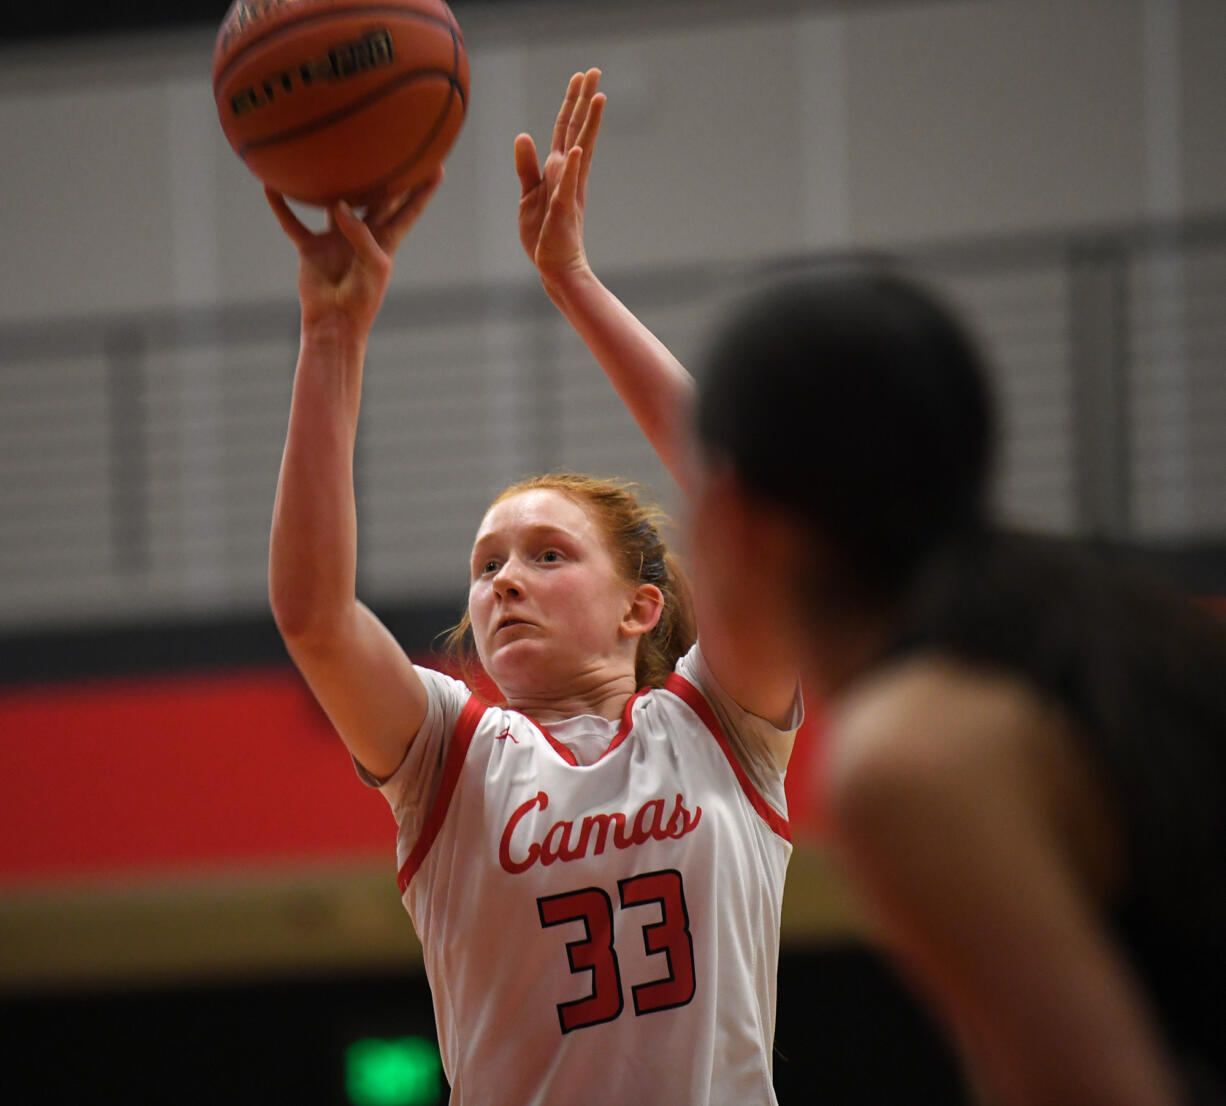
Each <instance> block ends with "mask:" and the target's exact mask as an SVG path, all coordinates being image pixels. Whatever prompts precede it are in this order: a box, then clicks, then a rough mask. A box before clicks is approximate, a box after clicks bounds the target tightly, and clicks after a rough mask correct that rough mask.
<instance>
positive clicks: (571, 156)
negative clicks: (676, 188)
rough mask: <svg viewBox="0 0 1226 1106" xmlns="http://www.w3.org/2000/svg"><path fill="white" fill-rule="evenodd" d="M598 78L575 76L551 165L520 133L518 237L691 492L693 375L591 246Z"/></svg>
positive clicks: (600, 103) (601, 98) (596, 73)
mask: <svg viewBox="0 0 1226 1106" xmlns="http://www.w3.org/2000/svg"><path fill="white" fill-rule="evenodd" d="M599 83H600V70H598V69H589V70H588V71H587V72H586V73H576V74H575V75H574V76H573V77H571V79H570V83H569V85H568V86H567V89H566V97H565V99H564V100H563V102H562V107H561V109H560V110H559V112H558V117H557V120H556V122H555V123H554V129H553V136H552V139H551V141H550V147H549V153H548V154H547V156H546V157H545V161H544V163H543V164H541V162H540V160H539V156H538V154H537V149H536V144H535V143H534V142H533V140H532V138H531V136H529V135H527V134H521V135H519V136H518V137H517V138H516V139H515V168H516V171H517V172H518V174H519V181H520V189H521V196H520V203H519V236H520V241H521V242H522V243H523V247H524V250H525V251H526V252H527V254H528V257H529V258H530V259H531V260H532V263H533V264H534V265H535V266H536V268H537V270H538V272H539V273H540V276H541V282H542V284H543V285H544V287H545V291H546V292H547V293H548V295H549V298H550V299H552V300H553V302H554V303H555V304H556V305H557V307H558V309H559V310H560V311H561V312H562V314H563V315H565V316H566V318H567V320H568V321H569V322H570V324H571V326H573V327H574V328H575V330H576V332H577V333H578V334H579V336H580V337H581V338H582V339H583V341H584V342H585V343H586V344H587V347H588V349H590V350H591V351H592V354H593V355H594V356H595V358H596V360H597V361H598V362H599V364H600V366H601V367H602V368H603V369H604V371H605V374H606V375H607V376H608V378H609V381H610V383H612V385H613V387H614V388H615V389H616V390H617V392H618V394H619V395H620V396H621V398H622V401H623V402H624V403H625V404H626V407H627V408H628V409H629V411H630V413H631V415H633V416H634V419H635V421H636V422H637V423H638V425H639V426H640V428H641V429H642V430H643V432H644V434H646V435H647V440H648V441H649V442H650V443H651V445H652V448H653V449H654V450H655V451H656V454H657V455H658V456H659V458H660V460H661V461H662V462H663V463H664V465H665V467H666V468H667V469H668V471H669V472H670V473H671V474H672V476H673V479H674V480H676V481H677V483H678V484H679V485H680V487H681V488H682V490H683V491H685V492H686V493H687V494H689V493H690V492H691V491H692V489H693V473H692V471H691V467H692V466H691V458H690V453H689V430H688V427H689V414H690V404H691V399H692V394H693V380H692V378H691V377H690V375H689V373H688V372H686V370H685V368H684V367H683V366H682V365H681V363H680V362H679V361H678V360H677V359H676V358H675V357H674V356H673V355H672V354H671V353H670V352H669V351H668V349H667V348H666V347H665V346H664V344H663V343H662V342H660V341H659V339H658V338H656V337H655V335H654V334H652V333H651V331H650V330H648V329H647V327H646V326H644V325H643V323H642V322H640V321H639V319H638V318H636V317H635V316H634V315H633V314H632V313H631V312H630V311H629V310H628V309H627V308H626V306H625V305H624V304H623V303H622V302H621V301H620V300H619V299H618V298H617V297H616V296H615V295H613V293H612V292H610V291H609V289H608V288H606V287H605V286H604V285H603V284H602V283H601V282H600V281H599V280H598V279H597V277H596V275H595V274H594V273H593V272H592V269H591V266H590V265H589V264H588V260H587V254H586V253H585V251H584V245H583V217H584V210H585V207H586V202H587V180H588V173H589V171H590V169H591V165H592V152H593V150H594V148H595V143H596V136H597V134H598V133H599V130H600V120H601V117H602V115H603V112H604V105H605V95H604V93H602V92H599V91H598V87H599Z"/></svg>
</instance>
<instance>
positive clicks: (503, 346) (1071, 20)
mask: <svg viewBox="0 0 1226 1106" xmlns="http://www.w3.org/2000/svg"><path fill="white" fill-rule="evenodd" d="M155 8H156V10H154V9H155ZM225 9H226V5H225V3H224V2H219V0H192V2H180V3H176V4H160V5H154V4H153V3H151V2H148V0H145V2H130V3H114V4H109V5H102V4H89V5H85V4H76V3H69V2H67V0H44V2H43V3H40V4H37V5H30V6H26V7H24V8H23V9H22V10H21V11H20V12H17V13H10V14H9V16H8V17H7V18H6V25H7V26H6V31H5V37H4V40H3V42H2V43H0V62H2V64H0V129H2V132H3V133H4V134H5V135H7V136H8V137H7V140H6V143H5V146H6V149H7V151H8V153H7V155H6V157H5V161H4V171H3V174H0V255H2V256H4V257H5V258H7V262H6V263H5V264H4V265H3V267H0V1019H2V1024H0V1041H2V1042H3V1044H0V1049H2V1050H3V1051H4V1053H5V1054H6V1059H5V1062H4V1064H2V1065H0V1093H2V1094H4V1097H6V1098H10V1099H11V1095H10V1094H9V1093H8V1092H9V1090H10V1085H11V1087H16V1086H23V1087H25V1088H27V1090H26V1092H25V1097H24V1099H23V1100H24V1101H45V1102H65V1103H67V1102H76V1101H81V1102H84V1101H93V1100H96V1099H98V1098H100V1097H102V1095H103V1094H104V1093H108V1092H109V1093H112V1094H113V1095H114V1096H115V1100H116V1101H124V1102H132V1103H143V1102H176V1103H187V1102H197V1101H199V1102H211V1103H223V1102H224V1103H229V1104H235V1106H237V1104H245V1103H253V1104H254V1103H264V1102H281V1101H289V1100H291V1099H292V1100H293V1101H296V1102H298V1103H302V1104H314V1103H318V1104H320V1106H323V1104H328V1106H332V1104H338V1106H346V1104H352V1106H424V1104H429V1103H436V1102H442V1101H445V1094H446V1092H445V1086H444V1084H443V1082H442V1078H441V1075H440V1073H439V1068H438V1061H437V1051H436V1050H435V1046H434V1030H433V1019H432V1014H431V1009H430V1001H429V995H428V991H427V988H426V984H425V979H424V976H423V974H422V972H421V966H420V965H421V958H420V950H419V948H418V946H417V944H416V939H415V937H414V935H413V932H412V927H411V924H410V923H409V921H408V918H407V916H406V915H405V914H404V912H403V910H402V908H401V906H400V903H399V899H398V895H397V891H396V886H395V879H394V876H395V871H394V867H395V865H394V826H393V823H392V820H391V816H390V813H389V812H388V810H387V807H386V804H385V802H384V800H383V799H382V798H381V797H380V796H378V795H377V794H376V793H373V792H369V791H367V790H366V789H365V788H363V787H362V786H361V785H360V784H359V783H358V781H357V778H356V776H355V775H354V773H353V769H352V767H351V765H350V762H349V760H348V758H347V756H346V755H345V753H344V751H343V749H342V748H341V746H340V744H339V742H338V741H337V740H336V738H335V737H334V735H332V733H331V732H330V730H329V727H328V725H327V723H326V721H325V720H324V719H323V718H322V716H321V715H320V714H319V712H318V710H317V708H316V707H315V706H314V704H313V700H312V699H311V698H310V696H309V694H308V693H307V692H306V691H305V689H304V688H303V686H302V684H301V682H300V681H299V680H298V678H297V677H296V675H295V673H294V672H293V670H292V668H290V666H289V665H288V663H287V660H286V658H285V655H284V652H283V650H282V648H281V645H280V642H279V639H278V638H277V635H276V632H275V629H274V627H273V626H272V622H271V618H270V615H269V613H268V609H267V601H266V591H265V569H266V557H267V537H268V524H269V517H270V511H271V506H272V498H273V489H274V484H275V480H276V472H277V465H278V462H279V458H280V450H281V445H282V441H283V436H284V429H285V420H286V415H287V411H288V400H289V388H290V382H291V377H292V371H293V365H294V358H295V353H296V348H297V322H298V319H297V300H296V294H295V284H294V280H295V257H294V253H293V250H292V248H291V246H290V244H289V243H288V242H287V241H286V240H285V239H284V238H283V236H282V235H281V232H280V230H279V228H278V227H277V225H276V223H275V221H274V220H273V218H272V216H271V214H270V213H269V211H268V210H267V208H266V205H265V203H264V199H263V195H262V193H261V189H260V186H259V184H258V182H257V181H256V180H255V179H254V178H253V177H252V176H251V175H250V174H249V173H248V172H247V170H246V169H245V168H244V166H243V165H242V164H241V162H239V161H238V159H237V158H236V157H235V155H234V154H233V152H232V151H231V150H230V148H229V146H228V145H227V144H226V141H225V139H224V137H223V135H222V133H221V130H220V127H219V125H218V122H217V116H216V110H215V107H214V104H213V99H212V94H211V87H210V86H211V63H212V49H213V41H214V36H215V33H216V29H217V26H218V25H219V23H220V21H221V19H222V16H223V15H224V13H225ZM453 9H454V11H455V13H456V16H457V18H458V20H459V22H460V24H461V26H462V28H463V30H464V32H465V37H466V41H467V48H468V51H469V57H470V60H471V65H472V89H471V101H470V111H469V115H468V119H467V122H466V124H465V127H464V129H463V131H462V132H461V135H460V138H459V140H458V142H457V144H456V147H455V149H454V151H453V152H452V154H451V156H450V158H449V160H448V165H447V180H446V184H445V186H444V188H443V190H442V191H441V193H440V194H439V195H438V196H437V197H436V199H435V201H434V202H433V204H432V206H431V208H430V210H429V212H428V214H427V216H426V217H425V218H424V219H423V220H422V222H421V223H420V224H419V226H418V227H417V228H416V229H415V230H414V232H413V234H412V236H411V238H410V239H409V240H408V241H407V242H406V243H405V245H404V246H403V247H402V249H401V251H400V254H399V258H398V263H397V271H396V275H395V278H394V283H393V287H392V291H391V294H390V295H389V298H388V301H387V303H386V305H385V307H384V310H383V313H382V315H381V318H380V321H379V323H378V325H377V327H376V332H375V336H374V340H373V342H372V345H371V349H370V356H369V368H368V375H367V386H366V391H367V394H366V400H365V405H364V409H363V427H362V434H361V437H360V440H359V472H358V486H359V509H360V520H361V525H362V528H363V530H362V535H361V566H360V590H361V593H362V595H363V597H364V598H365V599H366V600H367V601H368V602H369V603H370V604H371V605H372V606H374V608H375V609H376V610H377V611H378V612H379V613H380V614H381V615H382V616H383V617H384V619H385V621H387V622H388V624H389V625H390V626H391V627H392V629H393V630H394V631H395V632H396V633H397V635H398V636H399V637H400V639H401V641H402V642H403V644H404V645H405V647H406V648H407V649H408V650H409V651H410V652H411V653H412V654H413V655H414V656H415V657H418V658H419V659H422V660H427V661H428V660H429V659H430V655H431V652H432V649H433V647H434V645H435V637H436V635H437V634H438V633H439V632H440V631H442V630H444V629H446V628H447V627H449V626H450V625H452V624H453V623H454V622H455V621H456V619H457V618H458V615H459V613H460V610H461V609H462V605H463V602H464V594H465V564H466V559H467V553H468V547H469V545H470V543H471V538H472V533H473V530H474V528H475V525H476V523H477V521H478V520H479V518H480V516H481V513H482V511H483V510H484V508H485V506H486V504H487V503H488V500H489V498H490V496H491V495H492V494H493V493H494V492H496V491H497V490H499V489H500V488H501V487H502V486H503V485H504V484H505V483H507V482H508V481H509V480H511V479H513V478H514V477H516V476H519V475H521V474H523V473H525V472H528V471H533V470H538V469H543V468H552V467H556V466H562V465H565V466H568V467H573V468H578V469H582V470H590V471H595V472H601V473H610V474H619V475H623V476H628V477H632V478H635V479H638V480H641V481H643V482H645V483H646V484H647V485H649V487H651V488H652V489H653V490H654V491H655V493H656V494H657V495H658V496H659V498H660V499H661V501H662V502H663V503H664V504H665V505H666V506H669V507H670V508H672V509H674V510H677V509H679V508H680V506H681V505H680V504H679V503H678V502H677V500H676V496H675V491H674V489H673V487H672V486H671V484H670V483H669V482H668V480H667V477H666V476H665V474H664V472H663V470H662V469H661V468H660V467H659V466H658V465H657V463H656V462H655V460H654V458H653V457H652V455H651V454H650V451H649V450H648V449H647V448H646V447H645V445H644V444H643V443H642V442H641V441H640V439H639V436H638V432H637V430H636V429H635V427H634V425H633V424H632V423H631V422H630V420H629V419H628V418H627V417H626V416H625V414H624V413H623V411H622V409H621V407H620V404H619V402H618V400H617V398H616V397H615V395H614V394H613V393H612V391H611V390H610V389H609V388H608V387H607V385H606V384H605V382H604V380H603V377H602V375H601V374H600V372H599V371H598V370H597V369H596V367H595V366H594V365H593V364H592V363H591V362H590V360H589V358H588V355H587V354H586V352H585V350H584V349H583V348H582V346H581V345H579V344H578V342H577V340H576V339H575V338H574V337H573V336H572V335H571V333H570V332H569V330H568V328H567V327H566V325H565V324H564V323H563V322H562V321H561V319H560V318H559V317H557V316H556V313H555V312H554V309H553V308H552V306H551V305H550V304H549V302H548V301H547V299H546V298H545V296H544V294H543V293H542V292H541V290H540V288H539V286H538V285H537V283H536V282H535V280H534V276H533V272H532V270H531V268H530V266H529V264H528V262H527V260H526V259H525V258H524V257H523V255H522V253H521V251H520V247H519V244H518V239H517V235H516V228H515V208H516V202H517V199H518V182H517V180H516V177H515V173H514V169H513V164H512V158H511V147H512V141H513V139H514V136H515V134H516V133H518V132H519V131H521V130H529V131H531V132H532V133H533V134H534V136H536V137H537V139H538V143H539V142H547V140H548V135H549V131H550V128H551V124H552V120H553V117H554V113H555V112H556V108H557V103H558V99H559V96H560V93H561V91H562V89H563V87H564V85H565V82H566V79H567V78H568V77H569V75H570V74H571V73H572V72H574V71H575V70H577V69H581V68H585V67H587V66H589V65H598V66H600V67H601V68H602V69H603V70H604V74H605V76H604V81H603V87H604V89H605V90H606V91H607V92H608V94H609V105H608V109H607V113H606V116H605V123H604V127H603V131H602V134H601V139H600V147H599V150H598V152H597V155H596V163H595V167H594V170H593V179H592V184H591V187H590V193H589V214H588V219H587V235H588V247H589V249H588V252H589V256H590V258H591V260H592V262H593V265H594V266H595V267H596V269H597V271H598V272H599V273H600V274H601V275H602V276H603V277H604V278H605V280H606V282H607V283H608V284H609V285H610V286H611V287H612V288H613V289H614V291H616V292H617V293H618V294H619V295H620V296H621V297H622V298H623V299H624V300H625V301H626V303H627V304H628V305H629V306H630V307H631V308H632V310H634V311H635V312H636V313H638V314H639V315H640V316H641V317H643V318H644V319H645V320H646V321H647V322H648V323H649V325H651V326H652V327H653V329H655V330H656V332H657V333H658V334H659V335H660V336H661V337H662V338H663V339H664V340H665V342H666V343H667V344H668V345H669V346H670V347H671V348H672V349H673V350H674V352H675V353H676V354H677V355H678V356H679V357H680V358H681V359H682V360H683V361H686V362H690V363H693V364H695V365H696V366H697V365H698V364H700V362H701V353H702V341H703V336H704V334H705V333H706V331H707V329H708V327H709V326H710V324H711V323H712V322H713V321H714V320H715V319H716V318H718V317H719V315H720V314H721V312H722V311H723V310H724V309H725V307H726V305H727V304H728V302H729V300H730V298H731V297H733V296H737V295H739V294H740V293H742V292H743V291H744V290H745V289H746V288H747V287H748V286H749V285H750V284H751V283H752V282H753V281H755V280H757V279H759V278H761V277H763V276H766V275H769V274H771V273H774V272H777V271H779V270H781V269H785V268H788V267H790V266H795V265H799V264H805V263H808V262H810V261H812V260H814V259H818V258H826V257H837V256H838V255H840V254H842V253H845V252H847V251H850V250H862V249H872V250H880V251H884V252H887V253H890V254H893V255H896V256H898V257H899V258H901V259H902V260H904V261H905V262H906V263H907V264H908V265H910V266H912V267H913V268H914V269H915V270H916V271H918V272H919V273H920V274H921V275H923V276H926V277H928V278H929V279H930V280H932V281H934V282H935V283H936V284H937V285H938V286H939V287H940V288H941V289H943V290H944V291H945V292H946V294H947V295H948V296H949V297H950V298H951V299H952V300H954V301H955V303H956V304H957V305H958V306H960V307H961V308H962V309H963V310H964V311H965V312H966V313H967V315H968V317H969V318H970V320H971V322H972V323H973V325H974V326H975V328H976V329H977V330H978V332H979V333H980V335H981V337H982V338H983V340H984V342H985V344H986V345H987V347H988V348H989V351H990V352H991V354H992V357H993V360H994V363H995V366H996V376H997V380H996V382H997V385H998V390H999V392H1000V394H1001V397H1002V400H1003V402H1004V404H1005V416H1006V417H1005V429H1006V439H1005V455H1004V461H1003V466H1002V471H1001V476H1000V481H999V486H998V489H997V494H998V496H999V501H1000V505H1001V507H1002V509H1003V510H1004V511H1005V512H1006V513H1007V514H1008V515H1009V516H1010V517H1012V518H1013V519H1014V520H1016V521H1018V522H1019V523H1023V524H1026V525H1031V526H1037V527H1042V528H1044V529H1051V530H1057V531H1060V532H1066V533H1076V534H1082V535H1085V536H1088V537H1092V538H1094V539H1096V540H1098V541H1100V542H1101V543H1103V544H1104V546H1107V547H1110V548H1111V549H1114V550H1118V551H1119V552H1120V554H1121V555H1123V556H1128V557H1137V558H1142V559H1145V560H1147V561H1149V562H1151V563H1152V564H1153V565H1154V566H1155V567H1156V568H1158V569H1159V570H1160V571H1162V572H1164V573H1166V574H1168V575H1169V577H1170V578H1171V579H1172V581H1173V582H1174V583H1176V585H1177V586H1179V587H1180V588H1182V589H1184V590H1186V591H1187V592H1188V593H1189V594H1190V595H1192V596H1194V597H1196V598H1197V599H1203V600H1206V601H1210V602H1213V601H1217V600H1220V599H1221V597H1223V596H1226V435H1223V432H1222V427H1223V426H1224V425H1226V310H1224V308H1226V129H1224V128H1223V126H1222V119H1223V117H1224V114H1226V65H1223V63H1222V62H1223V58H1226V5H1224V4H1222V3H1221V0H1025V2H1017V0H941V2H936V0H923V2H921V0H909V2H908V0H893V2H890V0H826V2H820V0H811V2H807V3H806V2H800V0H792V2H785V0H755V2H754V3H753V4H745V3H730V2H724V0H653V2H645V0H617V2H613V0H569V2H564V0H554V2H551V0H454V3H453ZM821 736H822V735H821V711H820V704H813V705H812V711H811V717H810V720H809V722H808V723H807V724H806V727H805V730H804V731H803V734H802V740H801V742H800V745H799V747H798V753H797V761H796V767H795V769H794V772H793V779H794V780H799V779H800V777H801V776H802V775H806V774H808V773H810V772H813V771H820V758H821ZM790 786H791V785H790ZM792 790H793V796H792V797H793V803H794V807H795V809H794V815H798V816H804V817H806V818H808V819H809V820H811V821H812V823H813V824H814V825H816V826H817V827H819V829H820V825H821V811H820V810H818V809H813V808H812V805H811V800H810V799H809V797H808V796H807V794H806V793H804V792H802V791H801V790H800V788H799V787H798V786H797V787H795V788H793V789H792ZM778 1027H779V1032H778V1055H777V1058H776V1073H777V1078H776V1082H777V1086H778V1090H779V1095H780V1099H781V1101H783V1102H785V1103H787V1102H796V1101H807V1100H816V1099H817V1096H818V1095H821V1096H822V1100H823V1101H828V1102H839V1103H858V1102H864V1103H869V1102H875V1103H879V1102H884V1101H894V1100H900V1099H901V1096H902V1095H903V1094H906V1095H907V1100H908V1101H923V1102H957V1101H960V1100H961V1098H962V1091H961V1089H960V1083H959V1080H958V1077H957V1073H956V1071H955V1069H954V1067H953V1065H952V1063H951V1062H950V1060H949V1057H948V1054H947V1052H946V1050H945V1048H944V1046H943V1044H942V1043H941V1041H940V1038H939V1036H938V1035H937V1033H936V1032H935V1027H934V1026H932V1025H931V1024H930V1023H929V1022H928V1020H927V1019H926V1017H925V1016H924V1015H923V1013H922V1012H921V1011H919V1010H918V1009H917V1008H916V1006H915V1005H914V1004H913V1003H912V1002H911V1000H910V998H909V995H908V993H907V992H906V990H905V988H904V987H903V986H901V985H900V984H899V982H898V981H897V980H896V979H894V977H893V976H892V975H891V973H890V972H889V970H888V969H887V968H886V967H885V966H884V965H883V964H882V963H881V962H880V960H879V959H878V958H877V956H876V955H875V954H874V952H873V951H872V948H871V944H870V943H869V935H868V934H867V933H865V932H864V929H863V927H862V926H861V925H860V923H859V921H858V919H857V917H856V913H855V910H854V907H853V906H852V905H851V904H850V903H849V902H848V900H847V898H846V896H845V895H844V894H843V891H842V888H841V887H840V885H839V882H838V878H837V875H836V874H835V873H834V872H833V871H832V870H831V867H830V865H829V863H828V861H827V858H826V855H825V853H824V851H823V847H822V841H821V837H820V832H818V833H817V834H815V835H814V836H813V837H811V838H810V839H808V840H806V841H805V842H803V843H802V844H801V845H800V847H799V848H798V850H797V853H796V859H795V861H794V863H793V866H792V873H791V875H790V877H789V885H788V892H787V901H786V904H785V918H784V954H783V964H782V970H781V979H780V999H779V1021H778Z"/></svg>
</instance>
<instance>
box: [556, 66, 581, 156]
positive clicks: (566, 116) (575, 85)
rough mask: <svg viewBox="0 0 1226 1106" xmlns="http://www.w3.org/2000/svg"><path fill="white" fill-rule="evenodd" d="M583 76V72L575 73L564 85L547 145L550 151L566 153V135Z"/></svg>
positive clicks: (577, 100)
mask: <svg viewBox="0 0 1226 1106" xmlns="http://www.w3.org/2000/svg"><path fill="white" fill-rule="evenodd" d="M585 77H586V74H584V73H576V74H575V75H574V76H573V77H571V79H570V83H569V84H568V85H567V86H566V96H565V97H564V98H563V100H562V106H561V107H560V108H559V109H558V117H557V119H555V120H554V124H553V139H552V141H551V142H550V145H549V149H550V152H551V153H555V154H564V153H566V149H567V141H566V136H567V133H568V132H569V130H570V120H571V116H573V115H574V113H575V105H576V104H577V103H578V102H579V90H580V89H581V88H582V87H583V81H584V78H585Z"/></svg>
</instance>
